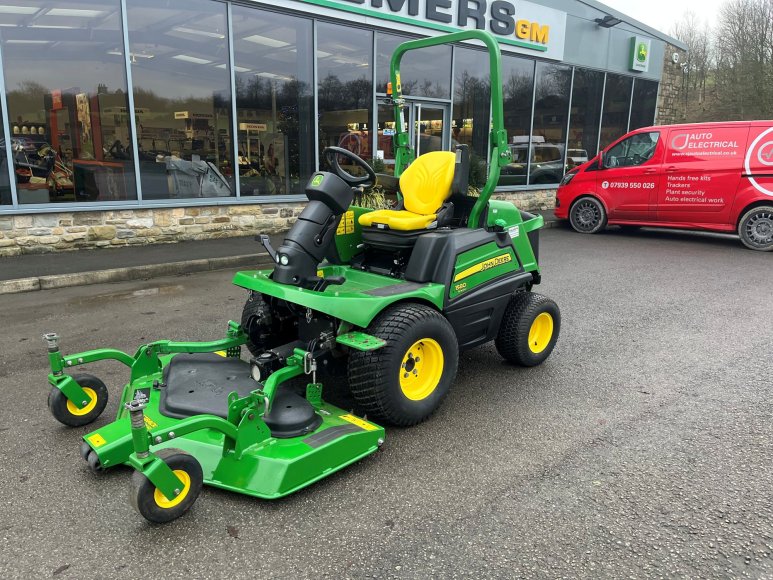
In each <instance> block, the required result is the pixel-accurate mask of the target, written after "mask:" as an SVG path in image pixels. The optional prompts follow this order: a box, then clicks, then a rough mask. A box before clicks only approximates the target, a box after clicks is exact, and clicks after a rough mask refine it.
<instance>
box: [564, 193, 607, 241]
mask: <svg viewBox="0 0 773 580" xmlns="http://www.w3.org/2000/svg"><path fill="white" fill-rule="evenodd" d="M569 223H570V224H572V228H574V230H575V231H577V232H580V233H581V234H596V233H598V232H600V231H601V230H603V229H604V228H605V227H606V225H607V212H606V210H605V209H604V206H603V205H602V204H601V202H600V201H599V200H597V199H596V198H595V197H581V198H580V199H578V200H577V201H576V202H574V205H572V207H571V209H570V210H569Z"/></svg>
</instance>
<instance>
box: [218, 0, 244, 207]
mask: <svg viewBox="0 0 773 580" xmlns="http://www.w3.org/2000/svg"><path fill="white" fill-rule="evenodd" d="M232 7H233V6H232V4H231V3H230V2H228V3H226V8H227V10H226V15H227V24H226V29H227V34H228V70H229V80H230V81H231V131H232V132H233V137H232V138H231V155H232V157H231V160H232V161H231V163H232V165H233V173H234V191H236V198H237V199H239V198H240V197H241V195H242V190H241V182H240V179H239V120H238V118H237V114H238V112H237V108H236V61H235V59H234V35H233V14H232ZM249 146H250V134H249V132H248V133H247V147H248V148H249ZM218 149H219V148H218ZM249 158H250V154H249V153H247V159H249Z"/></svg>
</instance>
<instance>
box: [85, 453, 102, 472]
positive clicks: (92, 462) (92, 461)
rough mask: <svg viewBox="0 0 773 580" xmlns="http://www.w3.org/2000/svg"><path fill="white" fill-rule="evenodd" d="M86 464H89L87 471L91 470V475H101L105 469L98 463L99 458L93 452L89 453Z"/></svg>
mask: <svg viewBox="0 0 773 580" xmlns="http://www.w3.org/2000/svg"><path fill="white" fill-rule="evenodd" d="M86 463H88V464H89V469H91V471H92V472H93V473H103V472H104V471H105V468H104V467H102V463H100V461H99V456H98V455H97V454H96V452H94V451H92V452H91V453H89V456H88V457H87V458H86Z"/></svg>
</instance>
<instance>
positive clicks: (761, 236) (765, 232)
mask: <svg viewBox="0 0 773 580" xmlns="http://www.w3.org/2000/svg"><path fill="white" fill-rule="evenodd" d="M738 235H739V236H741V241H742V242H743V244H744V245H745V246H746V247H747V248H750V249H752V250H759V251H761V252H770V251H773V206H770V205H763V206H760V207H755V208H752V209H750V210H749V211H748V212H746V213H745V214H744V216H743V217H742V218H741V221H740V222H739V223H738Z"/></svg>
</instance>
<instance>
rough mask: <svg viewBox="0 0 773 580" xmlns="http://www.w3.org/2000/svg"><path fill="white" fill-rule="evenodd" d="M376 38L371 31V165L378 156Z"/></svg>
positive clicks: (376, 34) (375, 34) (375, 33)
mask: <svg viewBox="0 0 773 580" xmlns="http://www.w3.org/2000/svg"><path fill="white" fill-rule="evenodd" d="M377 36H378V33H377V32H376V31H375V30H374V31H373V49H372V50H373V52H372V55H373V57H372V59H371V63H373V66H372V67H371V74H370V78H371V79H372V82H371V86H372V87H373V92H372V99H371V107H372V108H373V118H372V121H374V122H373V123H371V129H370V133H371V138H370V150H371V151H372V152H373V163H374V165H375V160H376V155H378V120H379V119H378V99H377V98H376V92H377V91H378V87H376V77H377V75H378V64H377V63H376V60H377V59H376V54H377V52H376V51H377V50H378V46H377V44H376V37H377Z"/></svg>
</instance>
